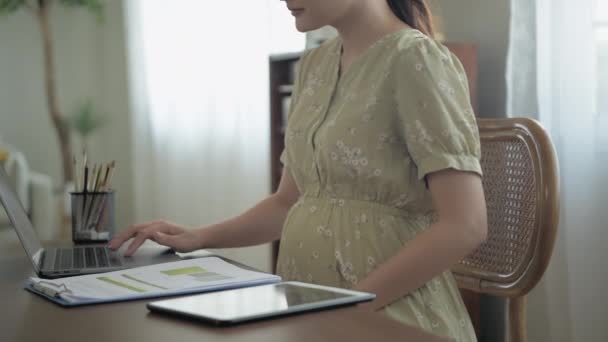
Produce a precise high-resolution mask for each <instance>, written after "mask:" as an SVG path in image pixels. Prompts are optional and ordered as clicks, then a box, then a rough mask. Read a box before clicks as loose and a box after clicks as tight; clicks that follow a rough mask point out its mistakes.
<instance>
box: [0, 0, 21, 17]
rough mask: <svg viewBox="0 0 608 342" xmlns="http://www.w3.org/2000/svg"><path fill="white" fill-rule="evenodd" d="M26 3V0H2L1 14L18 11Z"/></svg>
mask: <svg viewBox="0 0 608 342" xmlns="http://www.w3.org/2000/svg"><path fill="white" fill-rule="evenodd" d="M24 3H25V0H0V16H1V15H8V14H11V13H14V12H16V11H17V10H18V9H19V8H21V6H23V4H24Z"/></svg>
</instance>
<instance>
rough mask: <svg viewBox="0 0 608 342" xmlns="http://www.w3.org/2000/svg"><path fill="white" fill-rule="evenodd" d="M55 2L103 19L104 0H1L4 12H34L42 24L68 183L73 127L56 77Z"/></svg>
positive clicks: (50, 98) (50, 104)
mask: <svg viewBox="0 0 608 342" xmlns="http://www.w3.org/2000/svg"><path fill="white" fill-rule="evenodd" d="M54 3H58V4H60V5H63V6H66V7H73V8H84V9H86V10H88V11H89V12H91V13H92V14H93V15H94V16H95V17H96V18H97V20H98V21H102V20H103V2H102V0H0V16H6V15H10V14H13V13H15V12H17V11H19V10H21V9H25V10H27V11H28V12H30V13H32V14H33V15H34V16H35V17H36V19H37V21H38V24H39V27H40V33H41V37H42V46H43V55H44V78H45V82H44V88H45V93H46V100H47V101H46V102H47V108H48V113H49V116H50V118H51V122H52V123H53V127H54V128H55V132H56V133H57V138H58V140H59V150H60V152H61V162H62V163H61V165H62V170H63V181H64V184H67V183H68V182H70V181H71V180H73V178H74V175H73V173H72V156H71V153H72V148H71V139H70V129H69V126H68V125H66V124H65V123H66V120H65V118H64V116H63V114H62V113H61V110H60V109H59V102H58V99H57V90H56V83H55V82H56V80H55V55H54V52H53V39H52V31H51V28H50V20H49V19H50V17H49V13H50V9H51V8H52V6H53V4H54Z"/></svg>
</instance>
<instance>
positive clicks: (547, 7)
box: [507, 0, 608, 342]
mask: <svg viewBox="0 0 608 342" xmlns="http://www.w3.org/2000/svg"><path fill="white" fill-rule="evenodd" d="M607 10H608V8H606V0H579V1H571V0H536V1H530V0H513V3H512V23H511V27H512V29H511V47H510V55H509V75H508V78H507V79H508V83H509V87H508V88H509V111H510V114H511V115H513V116H532V117H534V118H536V119H538V120H540V122H541V123H542V124H543V125H544V126H545V127H546V128H547V129H548V130H549V132H550V133H551V136H552V138H553V141H554V143H555V145H556V149H557V153H558V157H559V161H560V172H561V214H560V215H561V216H560V221H561V222H560V227H559V232H558V240H557V244H556V249H555V251H554V254H553V258H552V261H551V264H550V266H549V269H548V271H547V273H546V276H545V278H544V279H543V280H542V281H541V283H540V285H539V286H538V288H536V289H535V290H534V291H533V292H532V294H531V296H530V300H529V317H528V324H529V332H530V341H564V342H565V341H606V340H608V326H607V325H606V324H605V323H604V321H605V317H608V300H607V299H606V298H607V297H606V295H605V292H606V289H605V286H606V284H608V272H607V270H606V266H605V265H606V263H605V258H606V256H607V253H606V246H607V245H608V230H607V228H608V226H607V223H606V222H608V211H607V210H606V203H607V202H608V138H607V137H608V108H606V107H608V106H604V107H602V106H601V105H600V104H601V103H602V101H600V100H602V99H605V98H606V97H608V93H606V91H605V89H602V88H601V87H600V82H599V81H600V79H599V77H598V72H599V70H601V69H604V70H606V68H608V61H607V60H606V55H605V53H600V51H599V50H598V49H600V48H605V46H606V43H608V35H605V33H602V32H600V31H599V30H598V17H599V16H602V15H605V16H606V17H607V18H608V13H604V12H605V11H607ZM600 322H602V323H600ZM598 323H599V324H598Z"/></svg>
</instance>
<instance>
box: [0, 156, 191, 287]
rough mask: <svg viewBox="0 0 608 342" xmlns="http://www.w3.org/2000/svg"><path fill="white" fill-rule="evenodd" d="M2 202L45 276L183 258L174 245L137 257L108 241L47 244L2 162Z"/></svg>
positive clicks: (142, 264)
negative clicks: (172, 248)
mask: <svg viewBox="0 0 608 342" xmlns="http://www.w3.org/2000/svg"><path fill="white" fill-rule="evenodd" d="M0 202H1V203H2V205H3V206H4V209H5V211H6V213H7V215H8V217H9V219H10V221H11V223H12V226H13V227H14V229H15V231H16V232H17V236H18V237H19V240H20V241H21V244H22V245H23V248H24V249H25V252H26V254H27V256H28V257H29V259H30V261H31V262H32V266H33V267H34V271H35V272H36V274H37V275H38V276H39V277H41V278H60V277H66V276H73V275H81V274H92V273H102V272H110V271H116V270H119V269H124V268H131V267H138V266H145V265H151V264H158V263H163V262H170V261H176V260H180V259H179V257H178V256H177V255H176V254H175V253H167V252H168V251H170V249H168V248H165V249H159V248H154V249H153V250H151V251H150V250H148V251H143V249H142V253H140V252H139V251H138V254H137V256H136V257H129V258H123V257H122V253H120V252H119V251H112V250H111V249H109V248H108V247H107V246H106V245H105V244H87V245H82V246H65V247H44V246H42V244H41V243H40V240H39V239H38V236H37V235H36V232H35V231H34V227H33V226H32V223H31V221H30V219H29V218H28V216H27V213H26V212H25V209H24V208H23V205H22V204H21V202H20V201H19V199H18V198H17V195H16V194H15V191H14V190H13V189H12V187H11V185H10V184H9V181H8V176H7V174H6V172H5V171H4V168H3V167H1V166H0Z"/></svg>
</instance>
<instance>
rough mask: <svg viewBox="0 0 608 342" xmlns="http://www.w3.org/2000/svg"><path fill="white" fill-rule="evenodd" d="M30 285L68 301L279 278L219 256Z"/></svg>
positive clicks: (36, 280)
mask: <svg viewBox="0 0 608 342" xmlns="http://www.w3.org/2000/svg"><path fill="white" fill-rule="evenodd" d="M29 280H30V284H31V287H32V288H33V290H35V291H39V292H41V293H43V294H45V295H47V296H51V297H60V298H61V299H63V300H64V301H66V302H68V303H78V302H105V301H117V300H125V299H136V298H145V297H159V296H164V295H173V294H180V293H192V292H203V291H206V290H208V291H210V290H218V289H224V288H235V287H245V286H251V285H257V284H268V283H275V282H279V281H280V280H281V278H280V277H278V276H276V275H272V274H267V273H261V272H254V271H249V270H245V269H242V268H240V267H237V266H234V265H232V264H230V263H228V262H226V261H224V260H222V259H220V258H217V257H205V258H198V259H189V260H182V261H176V262H169V263H164V264H157V265H151V266H144V267H138V268H132V269H125V270H120V271H114V272H108V273H99V274H89V275H83V276H77V277H69V278H61V279H53V280H49V279H40V278H36V277H32V278H30V279H29Z"/></svg>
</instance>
